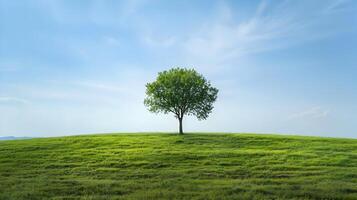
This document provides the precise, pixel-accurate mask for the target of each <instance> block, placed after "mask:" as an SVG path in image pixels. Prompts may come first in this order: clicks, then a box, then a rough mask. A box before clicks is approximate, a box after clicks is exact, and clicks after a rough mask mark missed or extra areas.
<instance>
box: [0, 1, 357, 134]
mask: <svg viewBox="0 0 357 200" xmlns="http://www.w3.org/2000/svg"><path fill="white" fill-rule="evenodd" d="M356 35H357V2H356V1H353V0H331V1H329V0H315V1H310V0H301V1H273V0H271V1H269V0H267V1H265V0H262V1H219V0H217V1H207V0H202V1H199V0H196V1H188V0H186V1H185V0H183V1H158V0H150V1H149V0H132V1H114V0H113V1H109V0H108V1H102V0H97V1H90V0H88V1H84V0H83V1H80V0H78V1H72V0H66V1H61V0H32V1H13V0H0V113H1V115H0V136H7V135H13V136H58V135H71V134H81V133H100V132H133V131H170V132H174V131H177V121H176V120H175V118H174V117H173V116H171V115H163V114H162V115H160V114H159V115H156V114H152V113H149V112H148V111H147V109H146V108H145V107H144V105H143V99H144V97H145V83H147V82H150V81H153V80H154V79H155V77H156V75H157V72H159V71H162V70H165V69H169V68H171V67H175V66H182V67H194V68H195V69H196V70H198V71H199V72H200V73H202V74H203V75H204V76H206V77H207V78H208V79H209V80H211V82H212V84H213V85H215V86H216V87H217V88H219V89H220V92H219V96H218V100H217V102H216V104H215V109H214V111H213V113H212V114H211V116H210V117H209V118H208V119H207V120H206V121H198V120H196V119H195V118H192V117H189V118H186V120H185V121H184V129H185V130H186V131H219V132H259V133H281V134H299V135H318V136H333V137H354V138H356V137H357V126H356V125H355V123H356V121H357V115H356V113H357V103H356V102H357V78H356V77H357V66H356V63H357V37H356Z"/></svg>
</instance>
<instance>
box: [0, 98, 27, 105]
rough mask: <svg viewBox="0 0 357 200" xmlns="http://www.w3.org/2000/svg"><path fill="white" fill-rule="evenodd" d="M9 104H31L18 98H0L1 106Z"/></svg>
mask: <svg viewBox="0 0 357 200" xmlns="http://www.w3.org/2000/svg"><path fill="white" fill-rule="evenodd" d="M8 103H16V104H28V103H30V102H29V101H28V100H26V99H22V98H17V97H0V104H8Z"/></svg>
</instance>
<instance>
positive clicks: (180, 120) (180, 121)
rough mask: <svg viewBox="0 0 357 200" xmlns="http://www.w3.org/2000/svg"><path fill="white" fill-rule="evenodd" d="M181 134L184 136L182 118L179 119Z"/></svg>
mask: <svg viewBox="0 0 357 200" xmlns="http://www.w3.org/2000/svg"><path fill="white" fill-rule="evenodd" d="M179 134H180V135H182V134H183V130H182V118H179Z"/></svg>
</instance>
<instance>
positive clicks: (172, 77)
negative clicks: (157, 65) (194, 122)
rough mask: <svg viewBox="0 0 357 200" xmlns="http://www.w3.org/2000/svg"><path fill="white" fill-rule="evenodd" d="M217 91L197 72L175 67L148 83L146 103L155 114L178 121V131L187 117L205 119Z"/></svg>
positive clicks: (210, 109)
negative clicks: (171, 114)
mask: <svg viewBox="0 0 357 200" xmlns="http://www.w3.org/2000/svg"><path fill="white" fill-rule="evenodd" d="M217 94H218V89H217V88H214V87H212V86H211V83H210V82H209V81H207V80H206V79H205V78H204V77H203V76H202V75H201V74H199V73H198V72H196V71H195V70H194V69H186V68H172V69H170V70H167V71H163V72H159V74H158V77H157V79H156V80H155V81H154V82H152V83H148V84H146V95H147V97H146V98H145V100H144V104H145V105H146V106H147V107H148V109H149V111H151V112H154V113H159V112H163V113H165V114H167V113H173V114H174V115H175V117H176V118H177V119H178V120H179V132H180V134H182V133H183V130H182V119H183V117H184V116H185V115H194V116H196V117H197V119H199V120H204V119H206V118H207V117H208V115H209V114H210V113H211V112H212V109H213V103H214V102H215V101H216V99H217Z"/></svg>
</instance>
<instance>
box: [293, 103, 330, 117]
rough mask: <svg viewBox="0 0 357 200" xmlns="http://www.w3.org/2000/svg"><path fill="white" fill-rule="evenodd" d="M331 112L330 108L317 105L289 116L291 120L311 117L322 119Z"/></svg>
mask: <svg viewBox="0 0 357 200" xmlns="http://www.w3.org/2000/svg"><path fill="white" fill-rule="evenodd" d="M329 113H330V111H329V110H326V109H323V108H321V107H319V106H316V107H312V108H309V109H307V110H304V111H301V112H298V113H294V114H292V115H290V116H289V117H288V119H289V120H296V119H305V120H309V119H321V118H325V117H327V116H328V114H329Z"/></svg>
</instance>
